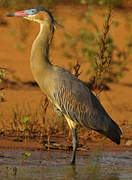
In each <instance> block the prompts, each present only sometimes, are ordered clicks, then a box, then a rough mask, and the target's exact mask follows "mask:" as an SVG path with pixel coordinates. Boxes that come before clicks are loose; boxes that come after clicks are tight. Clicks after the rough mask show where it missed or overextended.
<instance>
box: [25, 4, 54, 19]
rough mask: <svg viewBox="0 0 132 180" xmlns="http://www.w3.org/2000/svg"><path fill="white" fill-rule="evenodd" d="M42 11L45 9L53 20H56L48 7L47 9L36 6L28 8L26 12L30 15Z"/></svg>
mask: <svg viewBox="0 0 132 180" xmlns="http://www.w3.org/2000/svg"><path fill="white" fill-rule="evenodd" d="M40 11H45V12H46V13H48V14H49V16H50V17H51V19H52V21H53V22H54V18H53V16H52V14H51V13H50V11H48V10H47V9H45V8H43V7H34V8H32V9H28V10H26V13H27V14H28V15H34V14H37V13H39V12H40Z"/></svg>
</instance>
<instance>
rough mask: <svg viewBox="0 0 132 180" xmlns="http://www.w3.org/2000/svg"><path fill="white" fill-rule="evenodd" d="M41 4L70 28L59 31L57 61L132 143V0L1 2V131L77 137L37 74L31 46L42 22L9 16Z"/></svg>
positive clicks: (90, 136) (88, 138)
mask: <svg viewBox="0 0 132 180" xmlns="http://www.w3.org/2000/svg"><path fill="white" fill-rule="evenodd" d="M35 6H43V7H45V8H47V9H48V10H50V11H51V12H52V14H53V16H54V17H55V19H56V20H57V22H58V23H59V24H61V25H62V26H64V29H65V30H64V29H61V28H57V29H56V32H55V36H54V39H53V43H52V46H51V49H50V60H51V62H52V63H53V64H54V65H59V66H63V67H65V68H66V69H68V70H70V71H71V72H72V73H74V74H75V75H76V76H78V77H79V78H80V79H81V80H83V81H84V82H85V83H86V84H87V85H88V87H89V88H90V89H91V90H92V91H93V92H94V93H95V95H96V96H97V97H98V98H99V99H100V101H101V103H102V104H103V105H104V107H105V108H106V110H107V111H108V113H109V114H110V115H111V116H112V118H113V119H114V120H115V121H116V122H117V123H118V124H119V125H120V126H121V128H122V129H123V132H124V135H123V140H122V142H123V144H125V145H128V146H131V145H132V140H131V138H132V132H131V128H132V116H131V114H132V78H131V77H132V69H131V64H132V60H131V57H132V13H131V10H132V1H131V0H70V1H66V0H36V1H32V0H21V1H20V0H0V133H1V135H6V136H14V135H15V136H19V137H20V136H22V137H24V138H25V137H27V136H28V137H34V136H37V137H40V136H46V137H52V136H54V135H57V136H61V137H64V138H66V137H67V136H68V137H71V134H70V132H69V128H68V126H67V123H66V122H65V120H64V119H63V117H58V116H57V115H56V114H55V113H54V111H53V109H52V106H51V105H50V103H49V102H48V100H47V98H46V97H45V95H44V94H43V93H42V92H41V91H40V89H39V88H38V86H37V84H36V83H35V82H34V79H33V77H32V74H31V70H30V62H29V59H30V50H31V46H32V43H33V41H34V39H35V37H36V36H37V34H38V32H39V25H38V24H37V23H35V22H29V21H26V20H24V19H21V18H7V17H6V14H7V13H11V12H14V11H17V10H23V9H29V8H32V7H35ZM78 131H79V134H80V136H79V137H80V140H81V143H82V144H83V143H85V144H87V143H88V142H94V141H100V142H103V141H104V137H102V136H101V135H98V134H97V133H93V132H91V131H88V130H86V129H83V128H79V129H78ZM49 139H50V138H48V140H49ZM107 141H108V143H111V142H110V141H109V140H107Z"/></svg>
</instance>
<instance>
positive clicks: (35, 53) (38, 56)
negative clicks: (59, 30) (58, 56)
mask: <svg viewBox="0 0 132 180" xmlns="http://www.w3.org/2000/svg"><path fill="white" fill-rule="evenodd" d="M53 34H54V27H53V24H52V23H51V21H45V22H43V23H41V24H40V32H39V34H38V36H37V38H36V39H35V41H34V42H33V45H32V51H31V59H30V62H31V69H32V73H33V76H34V78H35V80H36V81H37V82H38V80H39V79H40V78H41V76H42V75H43V76H44V75H46V74H47V73H48V72H49V71H50V69H51V67H52V64H51V63H50V61H49V47H50V44H51V41H52V38H53Z"/></svg>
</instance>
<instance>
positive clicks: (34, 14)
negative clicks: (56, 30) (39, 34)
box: [7, 7, 55, 23]
mask: <svg viewBox="0 0 132 180" xmlns="http://www.w3.org/2000/svg"><path fill="white" fill-rule="evenodd" d="M7 16H8V17H23V18H25V19H28V20H30V21H36V22H38V23H42V22H44V21H45V20H46V19H50V20H51V21H52V23H54V21H55V20H54V18H53V16H52V14H51V13H50V11H48V10H47V9H45V8H43V7H35V8H31V9H28V10H23V11H17V12H15V13H11V14H7Z"/></svg>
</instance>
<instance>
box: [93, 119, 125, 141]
mask: <svg viewBox="0 0 132 180" xmlns="http://www.w3.org/2000/svg"><path fill="white" fill-rule="evenodd" d="M96 131H98V132H99V133H101V134H103V135H105V136H107V137H108V138H110V139H111V140H112V141H113V142H115V143H116V144H120V139H121V135H122V131H121V129H120V127H119V126H118V125H117V124H116V123H115V122H114V121H113V120H112V119H111V122H110V123H109V126H108V128H107V129H106V130H105V131H104V130H96Z"/></svg>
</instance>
